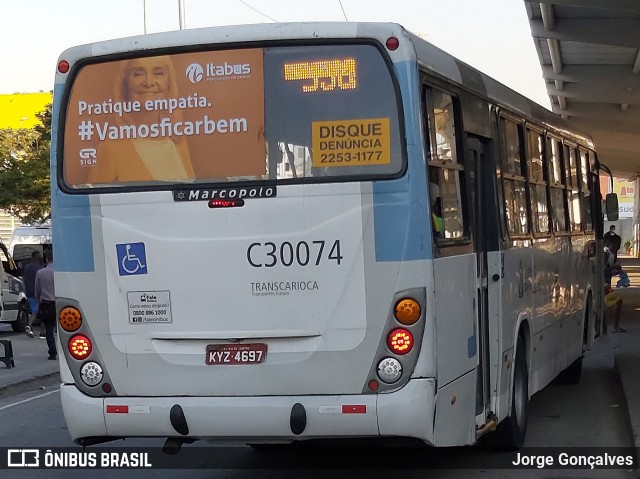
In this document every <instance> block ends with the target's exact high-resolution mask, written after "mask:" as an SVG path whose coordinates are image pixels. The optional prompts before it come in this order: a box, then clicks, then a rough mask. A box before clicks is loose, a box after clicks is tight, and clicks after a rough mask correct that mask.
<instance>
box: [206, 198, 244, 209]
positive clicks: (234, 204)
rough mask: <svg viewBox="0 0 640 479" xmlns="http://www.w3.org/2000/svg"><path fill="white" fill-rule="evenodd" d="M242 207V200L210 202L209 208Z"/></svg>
mask: <svg viewBox="0 0 640 479" xmlns="http://www.w3.org/2000/svg"><path fill="white" fill-rule="evenodd" d="M239 206H244V200H211V201H209V208H237V207H239Z"/></svg>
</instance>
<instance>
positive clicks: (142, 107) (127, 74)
mask: <svg viewBox="0 0 640 479" xmlns="http://www.w3.org/2000/svg"><path fill="white" fill-rule="evenodd" d="M178 97H179V94H178V91H177V86H176V73H175V70H174V68H173V65H172V63H171V59H170V58H169V57H168V56H156V57H147V58H137V59H132V60H127V61H124V62H123V63H122V67H121V71H120V76H119V81H118V83H117V84H116V92H115V97H114V102H120V104H121V105H130V106H131V105H133V107H129V108H127V111H126V112H125V111H122V112H121V114H119V115H115V118H116V123H117V128H116V129H114V131H116V132H117V133H116V136H117V138H113V137H111V136H110V137H108V138H105V139H104V140H103V141H102V142H101V143H100V145H99V146H98V150H97V161H98V164H97V165H96V167H93V168H91V172H90V174H89V178H88V183H89V184H93V185H96V186H99V185H100V184H102V183H123V182H125V183H139V182H148V181H189V180H193V179H194V178H195V173H194V170H193V166H192V164H191V160H190V155H189V146H188V144H187V141H186V139H185V137H184V136H179V135H173V134H171V132H172V130H170V129H167V128H162V126H163V125H167V124H173V125H176V124H178V123H179V122H181V121H182V118H181V114H180V110H179V109H176V110H174V111H172V112H170V111H169V110H168V109H166V108H163V106H166V104H167V102H166V101H164V100H167V99H175V98H178ZM131 132H135V133H131Z"/></svg>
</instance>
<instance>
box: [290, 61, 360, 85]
mask: <svg viewBox="0 0 640 479" xmlns="http://www.w3.org/2000/svg"><path fill="white" fill-rule="evenodd" d="M356 68H357V62H356V60H355V58H345V59H342V60H339V59H334V60H318V61H315V62H296V63H285V64H284V79H285V80H286V81H299V80H312V83H307V84H305V85H302V91H303V92H305V93H309V92H315V91H318V89H319V90H321V91H333V90H335V89H336V88H338V89H339V90H355V89H356V87H357V79H356Z"/></svg>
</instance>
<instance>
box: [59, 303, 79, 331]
mask: <svg viewBox="0 0 640 479" xmlns="http://www.w3.org/2000/svg"><path fill="white" fill-rule="evenodd" d="M58 322H59V323H60V327H61V328H62V329H64V330H65V331H67V332H68V333H73V332H74V331H77V330H78V329H79V328H80V326H81V325H82V314H80V311H78V309H77V308H74V307H73V306H67V307H66V308H62V309H61V310H60V314H59V315H58Z"/></svg>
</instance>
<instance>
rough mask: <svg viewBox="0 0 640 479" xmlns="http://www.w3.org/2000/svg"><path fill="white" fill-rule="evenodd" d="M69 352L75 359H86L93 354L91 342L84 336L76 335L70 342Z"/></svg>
mask: <svg viewBox="0 0 640 479" xmlns="http://www.w3.org/2000/svg"><path fill="white" fill-rule="evenodd" d="M69 352H70V353H71V356H73V357H74V358H75V359H84V358H86V357H88V356H89V355H90V354H91V341H89V338H87V337H86V336H84V335H82V334H76V335H75V336H74V337H72V338H71V339H70V340H69Z"/></svg>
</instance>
